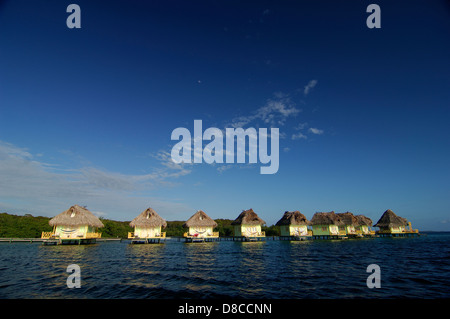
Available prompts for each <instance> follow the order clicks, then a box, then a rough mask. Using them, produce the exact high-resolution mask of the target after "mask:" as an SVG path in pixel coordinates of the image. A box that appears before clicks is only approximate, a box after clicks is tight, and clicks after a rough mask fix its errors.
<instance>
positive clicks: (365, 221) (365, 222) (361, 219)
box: [355, 215, 373, 227]
mask: <svg viewBox="0 0 450 319" xmlns="http://www.w3.org/2000/svg"><path fill="white" fill-rule="evenodd" d="M355 217H356V219H357V220H358V226H369V227H372V224H373V222H372V220H371V219H370V218H369V217H366V216H364V215H356V216H355Z"/></svg>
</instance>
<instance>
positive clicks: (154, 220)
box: [130, 208, 167, 228]
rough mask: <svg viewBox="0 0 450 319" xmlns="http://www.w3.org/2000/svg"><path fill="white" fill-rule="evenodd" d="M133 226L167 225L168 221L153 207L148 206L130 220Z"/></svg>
mask: <svg viewBox="0 0 450 319" xmlns="http://www.w3.org/2000/svg"><path fill="white" fill-rule="evenodd" d="M130 226H131V227H136V226H137V227H143V228H145V227H164V228H165V227H166V226H167V222H166V221H165V220H164V219H162V218H161V216H159V215H158V213H156V212H155V211H154V210H153V208H147V209H146V210H144V211H143V212H142V213H140V214H139V215H138V216H137V217H136V218H135V219H133V220H132V221H131V222H130Z"/></svg>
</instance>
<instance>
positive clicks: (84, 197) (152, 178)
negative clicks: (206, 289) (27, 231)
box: [0, 141, 190, 218]
mask: <svg viewBox="0 0 450 319" xmlns="http://www.w3.org/2000/svg"><path fill="white" fill-rule="evenodd" d="M165 156H166V154H162V155H161V154H160V161H161V162H162V163H166V162H165V160H166V159H167V158H166V157H165ZM34 158H35V156H33V155H32V154H31V153H30V152H28V150H26V149H24V148H20V147H17V146H15V145H12V144H10V143H5V142H1V141H0V176H1V179H2V182H1V183H0V211H8V212H12V213H25V212H27V213H32V214H38V215H44V216H53V215H55V214H57V213H60V212H61V211H63V210H64V209H67V208H68V207H70V206H71V205H74V204H80V205H87V206H88V208H91V210H92V211H97V212H101V213H99V214H98V215H101V216H107V217H108V218H111V217H114V216H123V214H124V213H125V214H126V213H129V214H130V218H134V217H133V216H135V215H137V214H138V213H140V212H141V211H142V210H144V209H145V208H147V207H153V208H154V209H157V210H158V209H162V210H163V211H164V213H167V214H175V213H177V212H179V211H180V210H183V209H184V210H186V207H185V206H184V205H183V204H182V203H178V202H174V201H170V202H169V201H165V200H164V199H159V198H155V197H151V196H150V194H151V190H153V189H155V188H156V187H162V186H167V185H170V182H171V181H172V180H173V179H175V178H177V177H180V176H183V175H186V174H189V173H190V171H189V170H188V169H186V168H184V167H178V166H176V165H175V164H174V165H172V164H167V163H166V165H165V166H164V165H162V168H160V169H158V170H155V171H154V172H153V173H151V174H143V175H127V174H122V173H118V172H108V171H106V170H102V169H99V168H94V167H83V168H81V169H70V168H69V169H62V168H60V167H58V168H57V169H55V166H52V165H49V164H47V163H44V162H40V161H37V160H35V159H34Z"/></svg>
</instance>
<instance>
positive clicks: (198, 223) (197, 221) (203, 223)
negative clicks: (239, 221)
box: [183, 210, 217, 228]
mask: <svg viewBox="0 0 450 319" xmlns="http://www.w3.org/2000/svg"><path fill="white" fill-rule="evenodd" d="M216 226H217V223H216V222H215V221H214V220H213V219H212V218H211V217H209V216H208V215H206V213H205V212H204V211H201V210H199V211H197V212H196V213H195V214H194V215H192V216H191V218H189V219H188V220H187V221H186V222H185V223H184V224H183V227H186V228H188V227H216Z"/></svg>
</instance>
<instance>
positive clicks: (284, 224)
mask: <svg viewBox="0 0 450 319" xmlns="http://www.w3.org/2000/svg"><path fill="white" fill-rule="evenodd" d="M275 225H276V226H279V227H280V238H281V239H306V238H307V237H310V236H312V231H310V230H308V225H311V222H310V221H308V220H307V219H306V217H305V215H303V214H302V213H300V212H299V211H294V212H288V211H287V212H285V213H284V215H283V217H281V219H280V220H279V221H278V222H277V223H276V224H275Z"/></svg>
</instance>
